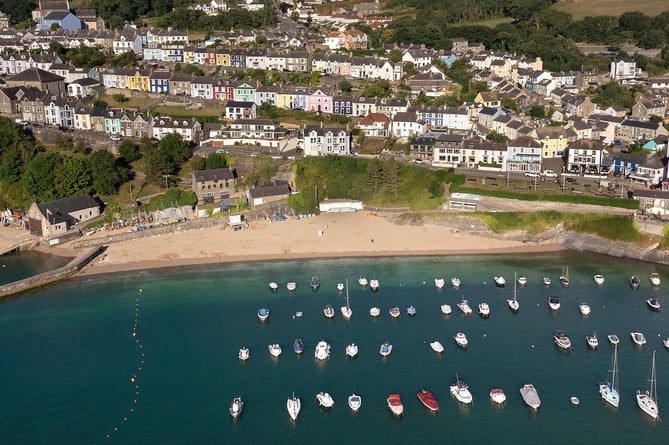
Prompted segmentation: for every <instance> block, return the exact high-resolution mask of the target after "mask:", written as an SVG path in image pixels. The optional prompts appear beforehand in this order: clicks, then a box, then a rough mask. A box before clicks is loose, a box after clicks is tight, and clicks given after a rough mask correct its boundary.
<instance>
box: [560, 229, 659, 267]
mask: <svg viewBox="0 0 669 445" xmlns="http://www.w3.org/2000/svg"><path fill="white" fill-rule="evenodd" d="M554 241H555V242H556V243H557V244H559V245H561V246H563V247H566V248H567V249H570V250H575V251H577V252H592V253H599V254H601V255H609V256H613V257H618V258H630V259H634V260H640V261H647V262H650V263H660V264H669V252H668V251H664V250H657V245H653V246H652V247H649V248H647V249H643V248H640V247H638V246H635V245H634V244H630V243H622V242H618V241H610V240H607V239H604V238H600V237H597V236H592V235H584V234H581V233H576V232H561V233H560V234H558V235H557V236H556V237H555V238H554Z"/></svg>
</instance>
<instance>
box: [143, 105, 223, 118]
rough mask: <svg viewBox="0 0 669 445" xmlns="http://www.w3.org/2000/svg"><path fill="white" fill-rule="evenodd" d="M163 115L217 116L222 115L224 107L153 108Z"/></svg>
mask: <svg viewBox="0 0 669 445" xmlns="http://www.w3.org/2000/svg"><path fill="white" fill-rule="evenodd" d="M151 111H152V112H155V113H158V114H160V115H161V116H215V117H220V116H221V114H222V113H223V112H224V110H223V108H222V107H221V108H220V109H219V108H207V107H204V108H200V109H198V110H186V109H185V108H184V107H177V106H169V105H159V106H157V107H155V108H153V109H152V110H151Z"/></svg>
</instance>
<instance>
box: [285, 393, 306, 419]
mask: <svg viewBox="0 0 669 445" xmlns="http://www.w3.org/2000/svg"><path fill="white" fill-rule="evenodd" d="M301 408H302V403H301V402H300V398H299V397H295V393H293V396H292V397H288V401H287V402H286V409H287V410H288V415H289V416H290V418H291V419H293V421H295V420H297V416H299V415H300V409H301Z"/></svg>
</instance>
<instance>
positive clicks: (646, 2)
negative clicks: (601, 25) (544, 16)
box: [552, 0, 669, 19]
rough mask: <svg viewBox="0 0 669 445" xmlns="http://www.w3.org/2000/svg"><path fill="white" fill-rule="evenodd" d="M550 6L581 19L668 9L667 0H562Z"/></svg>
mask: <svg viewBox="0 0 669 445" xmlns="http://www.w3.org/2000/svg"><path fill="white" fill-rule="evenodd" d="M552 8H554V9H557V10H558V11H563V12H567V13H569V14H571V15H572V16H573V17H574V19H582V18H583V17H585V16H586V15H591V16H595V15H614V16H617V15H620V14H622V13H623V12H631V11H640V12H643V13H644V14H646V15H649V16H651V17H652V16H656V15H658V14H659V13H661V12H663V11H669V2H667V0H643V1H630V0H588V1H586V0H563V1H561V2H558V3H556V4H555V5H553V6H552Z"/></svg>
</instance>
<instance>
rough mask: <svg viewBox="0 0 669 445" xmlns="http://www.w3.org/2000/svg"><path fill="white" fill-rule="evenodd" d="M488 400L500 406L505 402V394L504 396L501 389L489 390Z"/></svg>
mask: <svg viewBox="0 0 669 445" xmlns="http://www.w3.org/2000/svg"><path fill="white" fill-rule="evenodd" d="M490 400H492V401H493V402H495V403H496V404H498V405H502V404H503V403H504V402H506V394H504V390H503V389H501V388H493V389H491V390H490Z"/></svg>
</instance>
